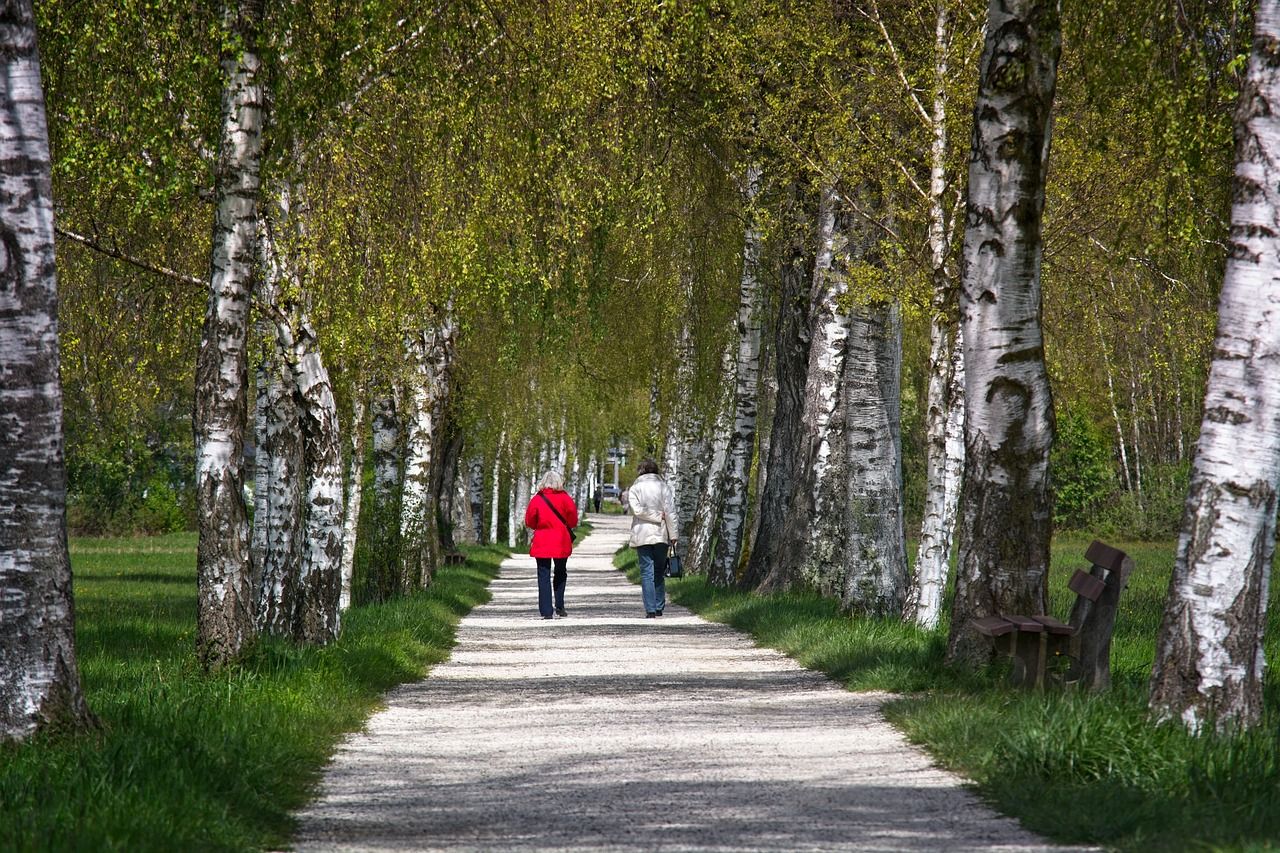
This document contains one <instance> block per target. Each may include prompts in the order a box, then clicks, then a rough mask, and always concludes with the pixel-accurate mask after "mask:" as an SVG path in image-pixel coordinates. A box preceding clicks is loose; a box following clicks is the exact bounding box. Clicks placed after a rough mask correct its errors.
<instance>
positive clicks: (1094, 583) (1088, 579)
mask: <svg viewBox="0 0 1280 853" xmlns="http://www.w3.org/2000/svg"><path fill="white" fill-rule="evenodd" d="M1106 587H1107V584H1106V582H1105V581H1103V580H1101V579H1100V578H1095V577H1094V576H1093V575H1091V574H1089V573H1088V572H1085V571H1082V570H1081V569H1076V573H1075V574H1074V575H1072V576H1071V580H1069V581H1067V588H1068V589H1070V590H1071V591H1072V592H1074V593H1076V594H1077V595H1080V596H1082V597H1084V598H1087V599H1089V600H1090V601H1097V600H1098V598H1099V597H1100V596H1101V595H1102V591H1103V590H1104V589H1106Z"/></svg>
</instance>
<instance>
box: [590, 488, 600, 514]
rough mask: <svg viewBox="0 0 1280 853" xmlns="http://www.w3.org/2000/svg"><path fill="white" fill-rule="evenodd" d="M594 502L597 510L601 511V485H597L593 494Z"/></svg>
mask: <svg viewBox="0 0 1280 853" xmlns="http://www.w3.org/2000/svg"><path fill="white" fill-rule="evenodd" d="M592 503H594V504H595V505H596V512H597V513H599V512H600V487H599V486H596V491H595V494H594V495H593V496H592Z"/></svg>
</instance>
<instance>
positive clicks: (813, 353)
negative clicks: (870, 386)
mask: <svg viewBox="0 0 1280 853" xmlns="http://www.w3.org/2000/svg"><path fill="white" fill-rule="evenodd" d="M836 218H837V200H836V193H835V189H834V187H831V186H827V187H824V188H823V190H822V193H821V196H820V198H819V202H818V233H817V241H816V242H817V254H816V256H815V258H814V267H813V282H812V285H811V287H810V288H809V294H810V295H809V305H808V308H807V314H808V317H809V318H810V330H809V332H808V336H809V350H808V353H807V354H806V358H805V364H806V368H805V376H804V380H803V385H802V387H801V394H800V416H799V424H798V426H797V430H798V431H799V432H800V435H799V436H797V438H796V445H797V446H796V451H795V452H796V453H797V454H798V458H797V459H796V461H795V462H794V463H793V464H794V470H795V476H794V482H793V484H792V486H791V488H790V490H789V495H787V497H786V498H785V500H786V504H785V511H784V513H783V515H782V516H781V517H782V518H783V519H784V524H783V525H782V527H781V529H780V531H779V533H778V541H777V543H776V545H773V546H771V548H772V549H773V551H774V553H773V555H771V556H770V555H762V559H765V558H769V562H768V563H767V564H762V565H761V567H760V568H761V569H762V570H763V571H764V572H765V574H764V575H763V578H762V580H761V582H760V588H761V589H762V590H765V591H773V590H778V589H785V588H787V587H788V586H790V585H791V584H792V583H794V582H796V581H798V580H804V581H805V582H807V583H809V584H810V585H811V586H813V587H815V588H817V589H820V590H822V591H824V592H826V593H828V594H831V593H834V592H835V591H836V590H835V589H834V588H833V587H832V586H831V585H830V584H827V585H825V586H824V584H823V583H822V578H823V575H824V572H825V569H824V568H823V567H825V566H829V565H832V564H834V563H838V562H839V561H840V554H841V553H842V551H843V547H844V544H843V543H844V530H843V528H844V518H845V511H844V506H843V499H844V495H843V493H842V490H843V482H844V476H843V473H844V457H845V442H844V440H843V435H844V433H843V424H844V410H843V407H842V406H841V405H840V399H841V394H840V384H841V377H842V376H843V374H844V358H845V342H846V341H847V339H848V337H849V328H848V319H847V318H846V317H845V316H844V313H843V309H842V308H841V307H840V302H841V300H842V299H843V298H844V296H845V294H846V292H847V291H848V280H847V279H846V278H845V277H844V276H843V275H839V274H836V272H835V269H834V265H835V258H836V254H837V252H840V251H843V249H844V245H845V243H846V240H845V234H844V229H839V230H838V229H837V227H836ZM780 485H781V484H780Z"/></svg>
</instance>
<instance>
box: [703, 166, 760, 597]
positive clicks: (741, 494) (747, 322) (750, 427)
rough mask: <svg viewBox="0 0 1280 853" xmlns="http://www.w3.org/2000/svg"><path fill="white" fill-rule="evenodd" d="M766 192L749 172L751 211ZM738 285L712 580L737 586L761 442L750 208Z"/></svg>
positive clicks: (755, 238) (756, 256) (755, 239)
mask: <svg viewBox="0 0 1280 853" xmlns="http://www.w3.org/2000/svg"><path fill="white" fill-rule="evenodd" d="M759 191H760V170H759V168H758V167H755V166H752V167H751V168H750V169H748V170H747V185H746V202H747V206H748V208H750V206H751V205H752V204H753V203H754V202H755V198H756V195H757V194H758V193H759ZM747 216H748V223H749V224H748V225H747V233H746V238H745V241H744V246H743V251H742V278H741V281H740V282H739V285H738V357H737V362H736V369H735V373H734V403H733V428H732V431H731V432H730V434H729V443H728V446H727V448H726V450H725V467H724V472H723V474H722V475H721V485H720V501H719V509H720V512H719V515H718V517H717V519H716V523H715V527H714V529H715V543H714V551H713V552H712V559H711V564H710V566H709V568H708V571H707V575H708V579H709V580H710V581H711V583H712V584H714V585H716V586H732V585H733V584H734V583H736V582H737V570H738V557H739V556H740V553H741V550H742V535H743V531H744V529H745V528H746V520H747V477H748V475H749V474H750V473H751V457H752V454H753V452H754V451H755V438H756V391H757V385H758V383H759V377H760V240H761V236H760V227H759V225H758V224H757V222H756V219H755V214H754V212H753V211H750V210H748V213H747Z"/></svg>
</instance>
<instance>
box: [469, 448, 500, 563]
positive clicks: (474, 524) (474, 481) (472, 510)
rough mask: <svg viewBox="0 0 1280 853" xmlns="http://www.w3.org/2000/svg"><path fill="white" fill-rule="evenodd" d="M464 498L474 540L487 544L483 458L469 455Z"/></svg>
mask: <svg viewBox="0 0 1280 853" xmlns="http://www.w3.org/2000/svg"><path fill="white" fill-rule="evenodd" d="M466 498H467V512H468V513H469V514H470V519H471V532H472V535H473V536H474V537H475V540H474V542H475V544H477V545H485V544H488V543H487V542H486V541H485V538H484V459H482V458H481V457H479V456H473V457H471V461H470V462H468V463H467V493H466ZM492 541H493V540H492V539H490V540H489V542H492Z"/></svg>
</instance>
